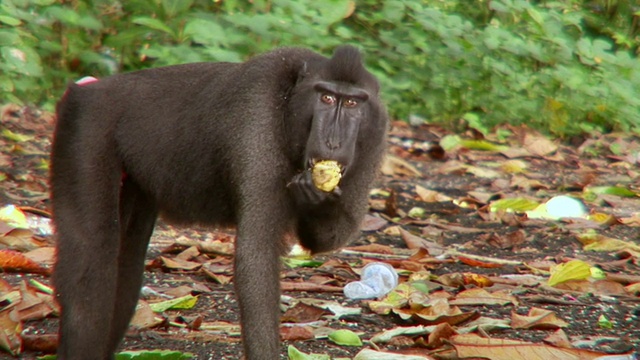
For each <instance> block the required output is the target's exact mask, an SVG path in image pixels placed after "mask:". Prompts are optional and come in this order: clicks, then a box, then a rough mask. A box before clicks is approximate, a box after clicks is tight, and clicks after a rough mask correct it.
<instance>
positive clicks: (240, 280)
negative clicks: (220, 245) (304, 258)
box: [234, 193, 288, 360]
mask: <svg viewBox="0 0 640 360" xmlns="http://www.w3.org/2000/svg"><path fill="white" fill-rule="evenodd" d="M260 196H261V199H260V200H257V201H256V202H251V204H255V205H254V206H248V207H246V208H245V209H244V213H241V217H240V222H239V224H238V237H237V240H236V256H235V270H234V284H235V288H236V295H237V297H238V301H239V304H240V317H241V325H242V340H243V343H244V344H243V345H244V351H245V359H247V360H263V359H264V360H274V359H278V358H279V357H280V355H279V354H280V336H279V334H280V327H279V324H280V307H279V304H280V276H279V275H280V256H281V255H282V249H283V237H284V234H285V229H286V224H287V222H288V219H287V218H286V216H285V214H284V213H286V211H285V210H284V209H286V204H283V203H281V202H280V201H278V199H277V198H276V196H267V195H265V193H261V195H260ZM261 205H263V206H261ZM264 205H266V206H264Z"/></svg>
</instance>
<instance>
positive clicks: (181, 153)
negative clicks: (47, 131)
mask: <svg viewBox="0 0 640 360" xmlns="http://www.w3.org/2000/svg"><path fill="white" fill-rule="evenodd" d="M378 92H379V85H378V82H377V80H376V79H375V78H374V76H373V75H371V74H370V73H369V72H368V71H367V70H366V69H365V68H364V66H363V64H362V59H361V56H360V53H359V52H358V50H357V49H356V48H354V47H351V46H342V47H339V48H337V49H336V51H335V53H334V55H333V57H332V58H326V57H323V56H321V55H318V54H316V53H314V52H311V51H308V50H304V49H278V50H275V51H272V52H269V53H266V54H263V55H261V56H257V57H255V58H253V59H251V60H249V61H247V62H245V63H238V64H234V63H197V64H187V65H178V66H170V67H164V68H157V69H149V70H143V71H137V72H132V73H128V74H122V75H115V76H111V77H108V78H105V79H102V80H100V81H97V82H93V83H91V84H86V85H82V86H80V85H77V84H71V85H70V86H69V88H68V90H67V92H66V94H65V95H64V97H63V98H62V100H61V101H60V103H59V104H58V108H57V116H58V120H57V121H58V122H57V127H56V130H55V138H54V143H53V151H52V157H51V186H52V204H53V212H54V220H55V223H56V227H57V233H58V237H59V239H58V249H57V251H58V254H57V256H58V261H57V264H56V267H55V273H54V279H53V280H54V284H55V286H56V290H57V296H58V299H59V302H60V305H61V307H62V316H61V325H60V340H59V347H58V356H59V357H58V358H59V359H61V360H72V359H78V360H87V359H113V353H114V352H115V351H116V350H117V348H118V345H119V343H120V341H121V340H122V338H123V336H124V334H125V331H126V329H127V326H128V323H129V320H130V318H131V316H132V314H133V312H134V308H135V306H136V302H137V300H138V295H139V291H140V287H141V284H142V274H143V263H144V257H145V252H146V248H147V245H148V243H149V237H150V236H151V233H152V232H153V228H154V224H155V221H156V218H157V216H158V215H162V216H163V218H165V219H166V220H167V221H169V222H173V223H178V224H190V223H191V224H193V223H198V224H208V225H235V226H237V242H236V255H235V279H234V283H235V288H236V294H237V296H238V300H239V305H240V315H241V325H242V339H243V344H244V350H245V358H246V359H249V360H255V359H268V360H273V359H277V358H279V356H280V355H279V353H280V344H279V328H278V326H279V306H278V304H279V299H280V288H279V265H280V261H279V256H280V255H282V254H283V251H284V250H285V247H286V244H285V243H284V240H283V239H284V238H285V236H287V235H289V234H293V235H295V236H296V237H297V238H298V239H299V241H300V243H301V244H302V245H303V246H304V247H306V248H308V249H310V250H311V251H313V252H324V251H329V250H333V249H336V248H338V247H340V246H342V245H344V244H345V243H347V242H348V241H349V240H351V239H352V238H353V237H354V236H356V234H357V233H358V226H359V224H360V222H361V220H362V218H363V216H364V213H365V211H366V208H367V195H368V192H369V190H370V187H371V184H372V181H373V180H374V178H375V176H376V173H377V171H378V169H379V165H380V162H381V158H382V156H383V153H384V151H385V142H386V130H387V126H388V119H387V114H386V110H385V108H384V106H383V105H382V104H381V102H380V100H379V95H378ZM326 159H328V160H336V161H338V162H339V164H340V165H341V171H342V179H341V182H340V184H339V188H336V190H335V191H332V192H324V191H321V190H318V189H317V188H316V187H315V186H314V184H313V180H312V176H311V171H310V168H311V166H312V165H313V164H314V162H315V161H319V160H326Z"/></svg>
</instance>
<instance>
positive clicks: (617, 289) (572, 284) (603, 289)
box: [554, 280, 626, 296]
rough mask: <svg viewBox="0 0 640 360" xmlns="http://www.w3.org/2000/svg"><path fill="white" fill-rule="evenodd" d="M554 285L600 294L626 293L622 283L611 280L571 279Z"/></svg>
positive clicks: (559, 287) (558, 287)
mask: <svg viewBox="0 0 640 360" xmlns="http://www.w3.org/2000/svg"><path fill="white" fill-rule="evenodd" d="M554 287H555V288H557V289H563V290H571V291H579V292H583V293H593V294H598V295H618V296H619V295H626V292H625V290H624V286H623V285H622V284H620V283H618V282H615V281H609V280H598V281H589V280H569V281H565V282H563V283H561V284H557V285H554Z"/></svg>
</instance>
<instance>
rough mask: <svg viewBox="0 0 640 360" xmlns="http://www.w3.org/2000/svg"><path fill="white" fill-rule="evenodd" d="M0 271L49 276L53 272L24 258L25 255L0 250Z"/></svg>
mask: <svg viewBox="0 0 640 360" xmlns="http://www.w3.org/2000/svg"><path fill="white" fill-rule="evenodd" d="M0 269H2V270H4V271H6V272H27V273H34V274H43V275H49V274H50V272H51V271H50V270H49V269H46V268H44V267H42V266H40V265H39V264H38V263H36V262H35V261H33V260H31V259H29V258H28V257H26V256H24V254H22V253H19V252H17V251H13V250H8V249H2V250H0Z"/></svg>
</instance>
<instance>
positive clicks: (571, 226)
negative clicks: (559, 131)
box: [0, 105, 640, 360]
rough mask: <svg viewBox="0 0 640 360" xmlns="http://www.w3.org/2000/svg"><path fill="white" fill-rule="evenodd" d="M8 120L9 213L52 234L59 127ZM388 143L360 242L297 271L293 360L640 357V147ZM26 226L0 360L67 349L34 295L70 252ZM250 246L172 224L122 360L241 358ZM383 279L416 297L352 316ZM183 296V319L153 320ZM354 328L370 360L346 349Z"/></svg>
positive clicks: (10, 252) (47, 117)
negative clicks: (242, 251) (374, 270)
mask: <svg viewBox="0 0 640 360" xmlns="http://www.w3.org/2000/svg"><path fill="white" fill-rule="evenodd" d="M0 121H1V122H0V129H1V131H2V132H1V134H0V149H1V151H0V188H1V190H0V207H5V206H7V205H15V206H17V207H19V209H21V210H22V211H23V212H22V213H24V214H26V216H27V218H28V219H31V220H32V221H34V220H35V221H41V222H42V221H46V218H47V216H49V213H48V211H49V205H50V203H49V200H48V180H47V177H48V153H49V150H50V144H51V135H52V128H53V116H52V115H51V114H47V113H42V112H40V111H37V110H34V109H30V108H21V107H17V106H13V105H9V106H5V107H3V108H2V112H1V113H0ZM389 143H390V146H389V156H388V160H387V161H386V163H385V165H384V168H383V175H382V176H381V177H380V179H379V181H378V182H377V184H376V188H375V190H374V191H373V192H372V196H371V200H370V208H371V210H370V212H369V215H368V216H367V218H366V219H365V221H364V222H363V225H362V230H363V232H362V235H361V236H360V237H359V239H358V240H357V241H355V242H354V243H353V244H351V245H350V246H349V247H347V248H345V249H343V250H341V251H338V252H335V253H333V254H327V255H323V256H318V257H315V258H313V259H308V258H304V257H298V258H293V260H292V259H291V258H290V259H288V260H285V266H283V271H282V278H281V286H282V288H283V302H282V308H283V310H284V311H285V312H284V313H283V317H282V323H283V325H282V329H281V337H282V338H283V339H284V341H283V345H282V354H286V353H287V350H288V348H289V346H293V347H295V348H296V349H298V350H300V351H301V352H304V353H316V354H324V355H327V356H329V357H330V358H353V357H356V356H358V357H357V358H358V359H373V358H376V359H402V357H401V356H400V355H399V354H403V355H405V356H407V357H406V359H458V358H468V359H506V358H508V359H511V360H520V359H523V360H524V359H527V360H529V359H598V358H600V357H602V356H605V355H611V354H627V355H626V356H620V357H617V358H616V359H618V360H620V359H633V358H634V355H633V354H636V355H637V354H640V266H639V258H640V180H639V179H640V176H639V175H640V166H639V164H640V138H638V137H637V136H636V137H634V136H633V135H630V134H623V133H612V134H607V135H600V134H592V135H591V137H590V138H580V139H578V138H576V139H572V140H571V141H565V142H560V141H550V140H548V138H546V137H544V136H542V135H540V134H538V133H536V132H535V131H533V130H531V129H528V128H527V127H525V126H520V127H513V126H504V127H501V128H499V129H496V130H495V131H494V132H493V133H491V134H488V135H486V136H483V135H482V134H480V133H478V132H477V131H473V130H465V131H461V132H460V133H459V134H458V135H455V134H453V133H451V132H449V131H446V130H443V129H441V128H440V127H438V126H433V125H421V126H417V127H411V126H408V125H406V124H404V123H394V124H393V126H392V129H391V131H390V139H389ZM558 196H560V197H558ZM565 196H570V197H571V198H569V199H567V198H566V197H565ZM502 199H511V200H508V201H504V200H502ZM550 199H554V201H551V202H548V201H549V200H550ZM571 199H578V200H579V201H578V202H577V203H575V201H574V202H572V200H571ZM545 203H546V205H545ZM538 205H540V206H541V207H539V208H538V209H537V210H535V211H531V210H532V209H533V208H535V207H536V206H538ZM0 213H1V212H0ZM14 215H15V214H14ZM14 215H11V214H10V215H9V216H7V215H6V213H5V214H4V215H2V216H4V220H0V266H1V267H2V270H3V273H2V276H1V279H0V329H2V330H3V331H0V358H13V357H14V356H12V355H10V352H11V351H13V352H14V353H15V354H17V353H18V352H21V354H20V355H15V357H20V358H24V359H31V358H36V357H37V356H41V355H43V354H46V353H51V352H52V351H54V350H55V346H56V341H55V333H56V331H57V323H58V320H57V319H58V318H57V311H58V308H57V306H56V304H55V302H54V301H53V300H52V299H53V298H52V297H51V295H48V294H47V293H46V292H47V289H46V288H44V287H40V288H37V287H36V285H37V283H36V282H33V280H36V281H38V282H40V283H43V284H47V285H48V284H50V277H49V275H50V270H51V265H52V263H53V258H54V250H53V246H54V243H55V238H54V236H52V235H50V234H48V233H47V227H46V226H42V228H41V229H40V230H42V231H41V232H40V233H38V229H34V228H32V229H31V230H24V229H19V228H17V225H15V224H11V221H9V220H7V219H12V217H11V216H14ZM536 217H538V218H536ZM2 218H3V217H0V219H2ZM43 219H44V220H43ZM14 220H15V219H14ZM32 223H33V222H32ZM88 240H89V239H88ZM233 241H234V233H233V229H203V228H176V227H172V226H170V225H167V224H165V223H164V222H162V220H160V221H159V223H158V226H157V228H156V231H155V234H154V236H153V238H152V244H151V246H150V249H149V252H148V254H147V270H146V271H145V288H144V289H143V296H142V298H143V300H141V303H140V306H139V307H138V312H137V313H136V316H135V318H134V320H133V322H132V327H131V331H130V332H129V334H128V336H127V337H126V339H125V341H124V342H123V344H122V350H123V351H125V350H127V351H129V350H148V351H150V353H147V355H148V354H156V355H157V354H158V353H157V352H156V351H157V350H160V349H164V350H173V351H175V352H176V353H172V354H168V355H167V357H166V359H170V358H176V359H177V358H180V356H182V355H184V354H183V353H191V354H193V356H194V358H195V359H238V358H239V357H240V356H239V354H241V352H242V351H241V343H240V338H239V324H238V306H237V303H236V299H235V295H234V293H233V285H232V284H233V283H232V276H233V272H232V261H233ZM97 256H99V255H97ZM371 262H383V263H387V264H390V265H391V266H393V268H394V269H395V270H396V271H397V272H398V274H399V275H400V282H401V285H400V286H398V287H397V288H396V289H395V290H394V291H393V292H392V293H391V294H389V295H388V296H386V297H383V298H380V299H373V300H351V299H347V298H346V297H345V296H344V294H343V293H342V287H343V286H344V285H345V284H347V283H349V282H352V281H356V280H358V279H359V273H360V272H361V269H362V267H363V266H364V265H366V264H368V263H371ZM256 271H259V270H258V269H257V270H256ZM179 297H184V299H183V300H184V301H183V302H182V303H181V305H182V306H181V307H182V308H175V307H174V308H170V309H168V310H164V311H162V309H160V310H158V309H157V308H156V309H155V310H156V312H152V311H151V310H150V307H149V304H154V303H158V302H159V301H164V300H168V299H174V298H179ZM339 329H347V330H350V331H353V332H355V333H356V334H357V335H359V337H360V338H361V339H362V341H363V344H361V345H355V346H346V345H338V344H336V342H335V341H332V340H329V337H333V335H332V336H328V335H329V334H331V333H332V332H334V331H335V330H339ZM343 341H346V342H350V341H349V340H348V336H347V340H344V339H343ZM338 342H340V340H338ZM3 348H4V350H2V349H3ZM374 351H375V352H386V353H391V354H386V357H385V356H383V355H384V354H379V353H378V354H375V355H374V353H373V352H374ZM357 354H358V355H357ZM143 356H144V355H142V356H141V357H139V359H143V358H145V357H143ZM171 356H173V357H171ZM283 356H284V355H283ZM376 356H377V357H376ZM148 358H151V357H148ZM283 358H284V357H283ZM299 358H302V357H299ZM163 359H165V358H163Z"/></svg>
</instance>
